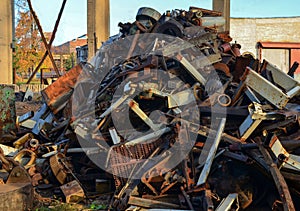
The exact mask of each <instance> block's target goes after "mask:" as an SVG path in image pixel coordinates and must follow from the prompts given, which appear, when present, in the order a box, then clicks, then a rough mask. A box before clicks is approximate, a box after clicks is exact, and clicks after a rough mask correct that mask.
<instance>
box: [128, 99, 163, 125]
mask: <svg viewBox="0 0 300 211" xmlns="http://www.w3.org/2000/svg"><path fill="white" fill-rule="evenodd" d="M127 104H128V106H129V107H130V108H131V110H132V111H133V112H134V113H136V114H137V115H138V116H139V117H140V118H141V119H142V120H143V121H144V122H145V123H146V124H147V125H148V126H149V127H150V128H151V129H152V130H153V131H157V130H159V129H160V127H161V126H162V124H154V123H153V121H152V120H151V119H150V118H149V117H148V116H147V115H146V114H145V112H144V111H143V110H142V109H140V107H139V104H138V103H137V102H135V101H134V100H129V101H128V102H127Z"/></svg>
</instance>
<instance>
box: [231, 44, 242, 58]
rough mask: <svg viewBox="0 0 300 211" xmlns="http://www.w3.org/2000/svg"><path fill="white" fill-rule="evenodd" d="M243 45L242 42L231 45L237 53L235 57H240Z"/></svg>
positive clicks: (234, 52)
mask: <svg viewBox="0 0 300 211" xmlns="http://www.w3.org/2000/svg"><path fill="white" fill-rule="evenodd" d="M241 47H242V46H241V45H240V44H237V43H234V44H233V45H232V46H231V49H232V52H233V54H234V55H235V57H240V56H241V51H240V49H241Z"/></svg>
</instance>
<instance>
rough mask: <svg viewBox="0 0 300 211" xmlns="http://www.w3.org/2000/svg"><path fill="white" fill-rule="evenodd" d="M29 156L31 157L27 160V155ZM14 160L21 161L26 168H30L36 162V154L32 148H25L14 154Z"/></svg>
mask: <svg viewBox="0 0 300 211" xmlns="http://www.w3.org/2000/svg"><path fill="white" fill-rule="evenodd" d="M28 156H29V158H30V159H29V161H27V160H28V159H26V157H27V158H28ZM14 160H15V161H17V162H19V163H20V165H21V166H23V167H24V168H25V169H28V168H30V167H31V166H32V165H33V164H34V163H35V160H36V154H35V153H34V152H33V151H31V150H28V149H23V150H21V151H20V152H19V153H18V154H16V155H15V156H14ZM26 161H27V162H26Z"/></svg>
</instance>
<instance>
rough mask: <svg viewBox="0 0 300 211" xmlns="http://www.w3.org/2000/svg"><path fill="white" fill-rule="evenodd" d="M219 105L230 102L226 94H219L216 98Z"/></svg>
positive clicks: (226, 104) (227, 104)
mask: <svg viewBox="0 0 300 211" xmlns="http://www.w3.org/2000/svg"><path fill="white" fill-rule="evenodd" d="M217 102H218V103H219V105H221V106H224V107H227V106H229V105H230V104H231V98H230V97H229V96H228V95H226V94H220V95H219V96H218V98H217Z"/></svg>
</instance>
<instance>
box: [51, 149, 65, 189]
mask: <svg viewBox="0 0 300 211" xmlns="http://www.w3.org/2000/svg"><path fill="white" fill-rule="evenodd" d="M49 161H50V167H51V170H52V172H53V174H54V176H55V177H56V179H57V180H58V182H59V183H60V184H64V183H65V181H66V179H67V176H68V173H69V170H68V169H66V168H65V165H63V164H62V162H65V163H68V164H67V165H70V164H69V162H68V161H67V158H66V156H65V155H64V154H63V153H61V152H58V153H57V154H56V155H53V156H52V157H50V159H49Z"/></svg>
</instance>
